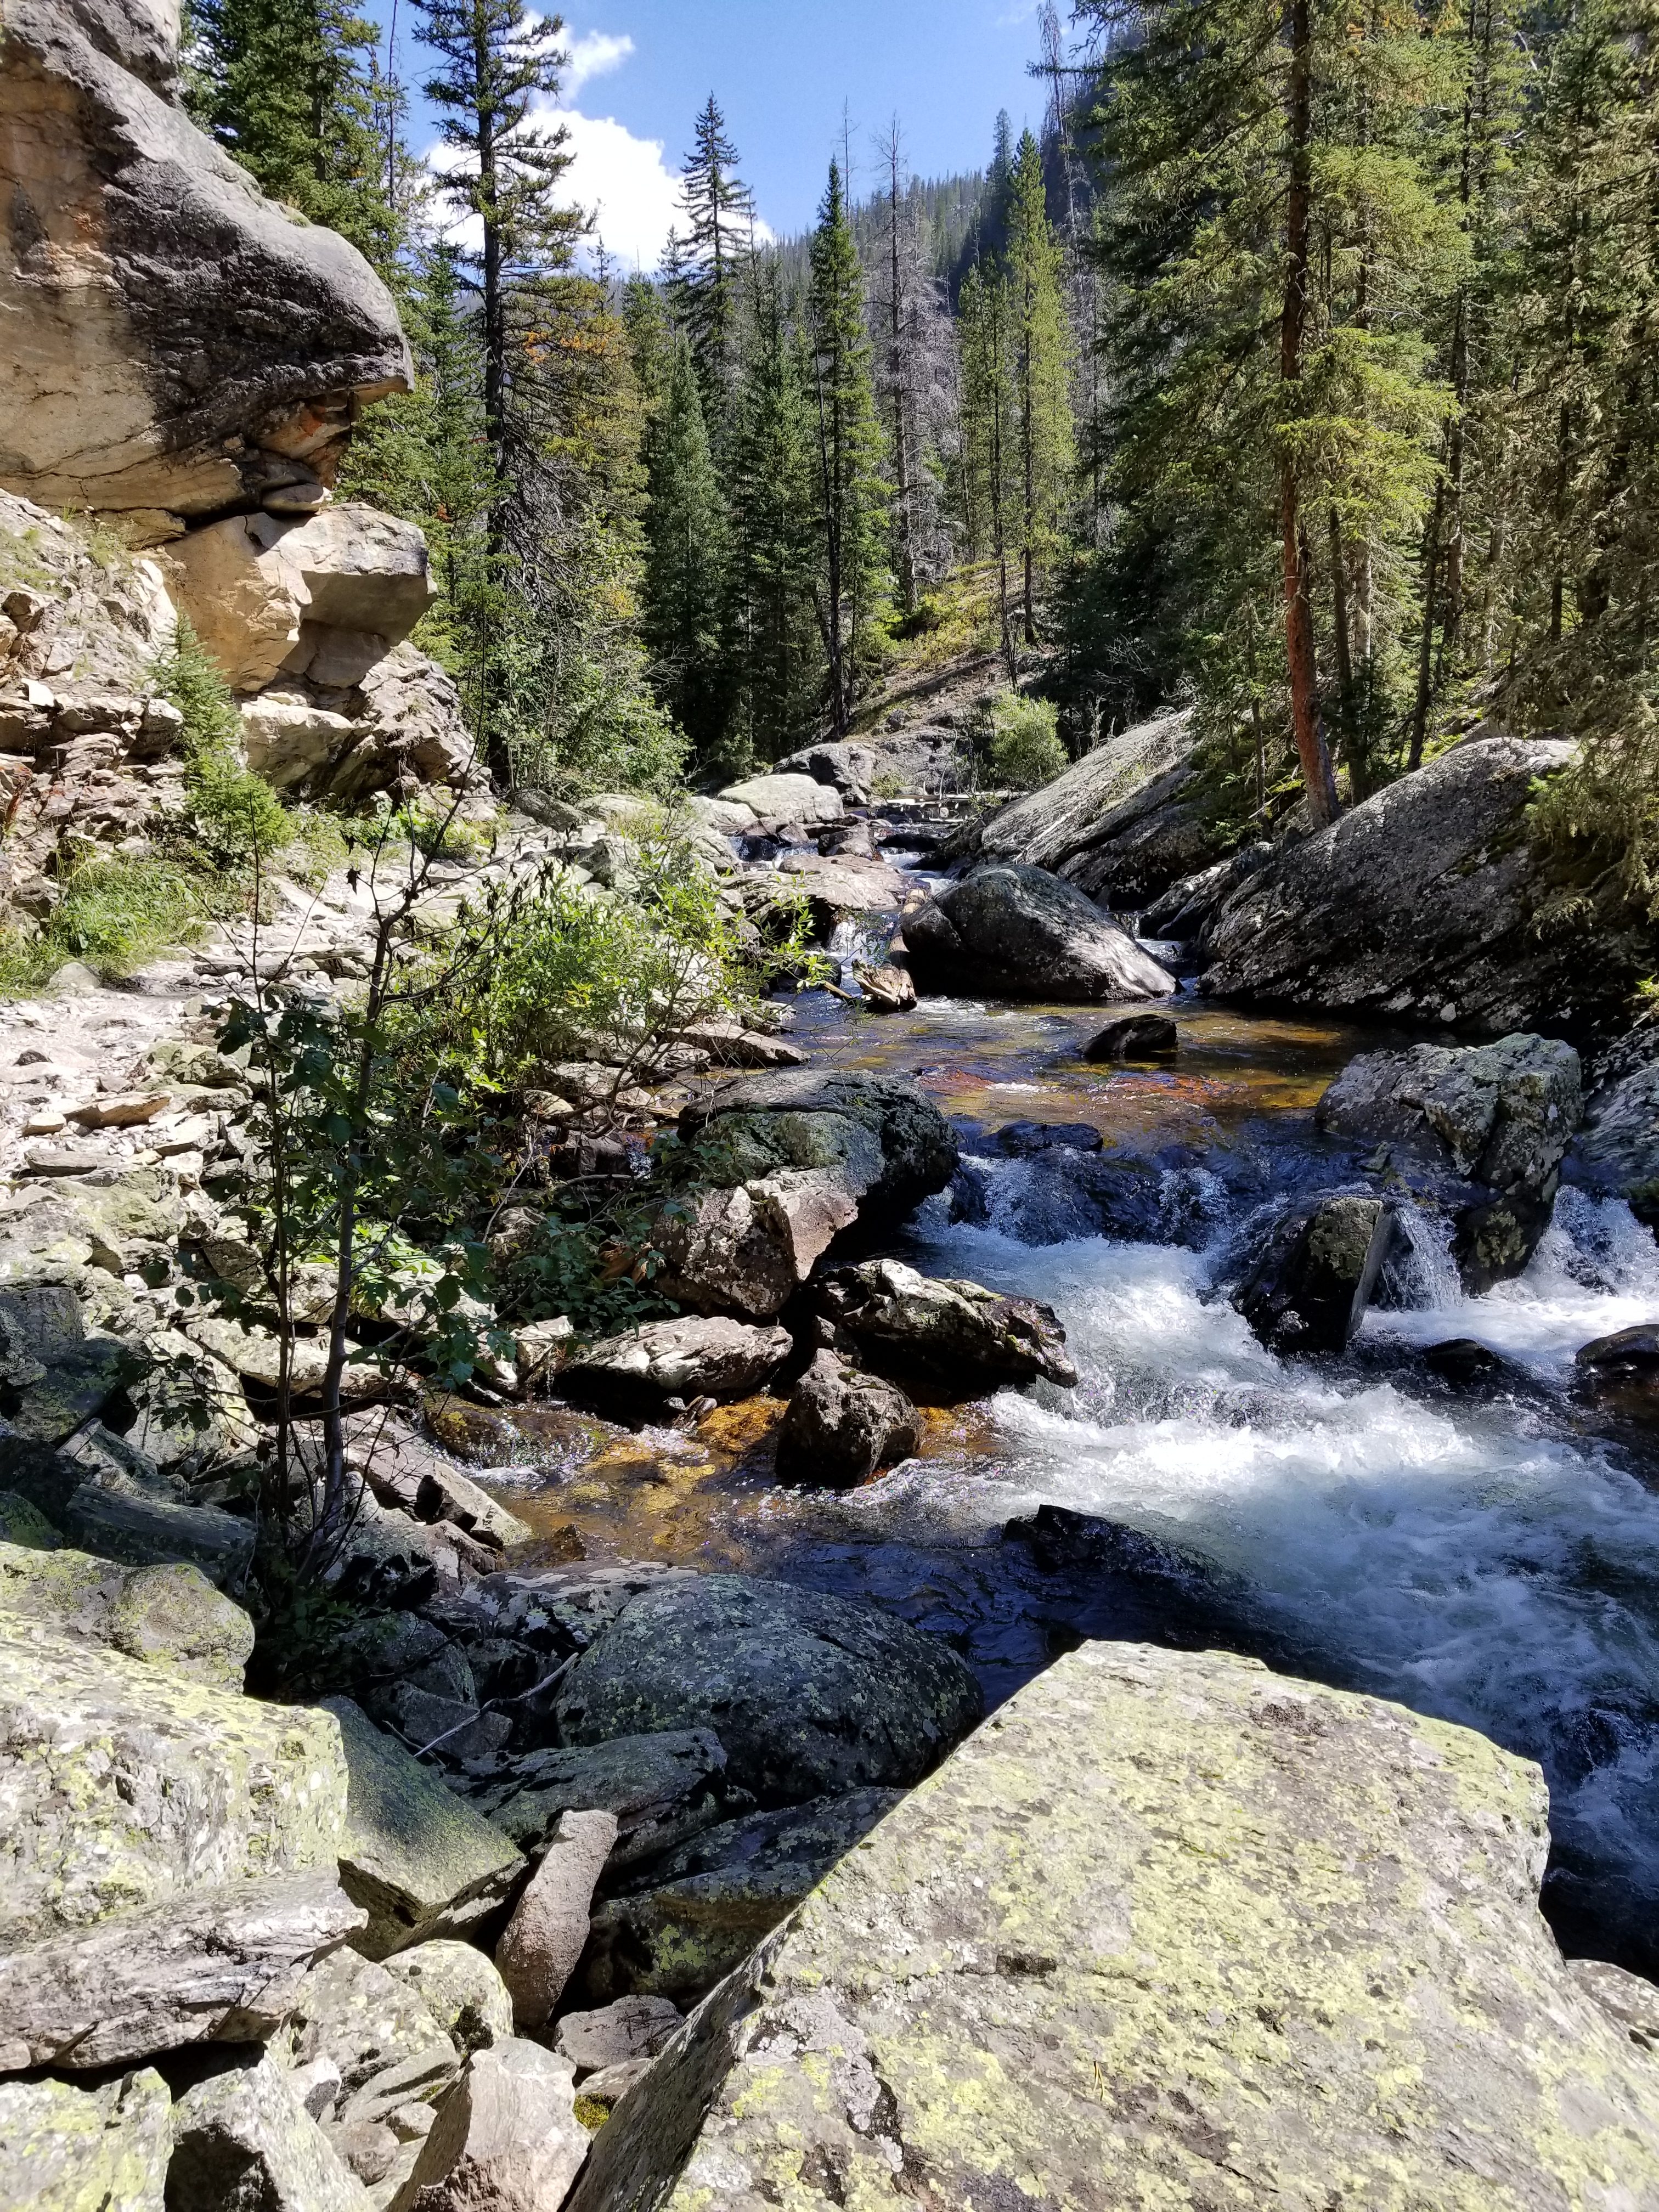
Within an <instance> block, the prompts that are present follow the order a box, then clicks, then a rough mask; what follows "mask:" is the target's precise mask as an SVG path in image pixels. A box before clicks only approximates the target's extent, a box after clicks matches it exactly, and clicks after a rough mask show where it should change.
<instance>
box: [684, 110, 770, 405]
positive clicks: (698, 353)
mask: <svg viewBox="0 0 1659 2212" xmlns="http://www.w3.org/2000/svg"><path fill="white" fill-rule="evenodd" d="M680 174H681V177H682V178H683V179H684V191H685V211H686V218H687V229H688V235H687V237H686V239H685V240H684V245H683V246H682V245H681V244H680V241H679V240H678V239H677V240H675V241H674V242H675V245H676V246H677V247H678V248H679V254H678V268H677V271H676V275H675V277H674V279H673V282H674V284H675V289H676V290H677V292H678V300H679V313H680V315H681V318H682V319H683V320H684V325H685V328H686V331H687V332H688V334H689V335H690V341H691V350H692V354H693V356H694V357H695V359H696V365H697V374H698V375H699V376H700V377H701V379H702V392H703V405H704V410H705V413H706V414H707V415H708V417H709V419H710V422H711V426H713V427H716V428H718V427H720V426H722V425H723V424H724V422H725V417H726V408H727V405H728V404H729V401H730V398H731V390H732V378H733V374H734V371H735V367H736V345H737V334H738V276H739V272H740V270H741V269H742V266H743V263H744V258H746V256H747V254H748V252H749V250H750V245H751V242H752V240H753V237H754V228H755V202H754V195H753V194H752V193H751V192H750V190H749V187H748V185H745V184H744V182H743V180H742V179H741V178H740V177H739V176H738V150H737V148H736V147H735V146H733V144H732V142H731V140H730V138H728V137H727V136H726V118H725V117H724V116H723V115H722V114H721V113H720V106H719V103H718V102H717V101H716V100H715V98H714V94H713V93H710V94H709V95H708V105H707V106H705V107H704V109H703V111H702V114H701V115H699V116H698V118H697V121H696V132H695V137H694V141H693V145H692V149H691V151H690V154H688V155H687V156H686V158H685V161H684V164H683V165H682V167H681V170H680Z"/></svg>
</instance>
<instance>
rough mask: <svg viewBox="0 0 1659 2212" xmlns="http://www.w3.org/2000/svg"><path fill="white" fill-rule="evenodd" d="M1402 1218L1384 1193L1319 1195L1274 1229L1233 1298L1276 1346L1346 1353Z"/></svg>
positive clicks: (1270, 1344)
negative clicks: (1378, 1195) (1374, 1195)
mask: <svg viewBox="0 0 1659 2212" xmlns="http://www.w3.org/2000/svg"><path fill="white" fill-rule="evenodd" d="M1395 1226H1396V1216H1395V1210H1394V1208H1393V1206H1391V1205H1390V1204H1389V1202H1388V1200H1385V1199H1379V1198H1354V1197H1337V1198H1319V1199H1314V1200H1310V1201H1308V1202H1307V1203H1305V1204H1303V1205H1299V1206H1291V1207H1290V1208H1289V1209H1288V1211H1286V1212H1284V1213H1282V1214H1281V1215H1280V1216H1279V1218H1278V1219H1277V1220H1276V1221H1275V1222H1274V1223H1273V1225H1272V1227H1271V1228H1270V1229H1269V1230H1268V1231H1267V1236H1266V1237H1265V1238H1264V1239H1263V1240H1262V1243H1261V1246H1260V1248H1259V1249H1258V1250H1257V1252H1256V1253H1255V1256H1254V1258H1253V1259H1252V1260H1251V1261H1250V1264H1249V1269H1248V1271H1247V1273H1246V1274H1245V1276H1244V1279H1243V1282H1242V1283H1241V1284H1240V1285H1239V1286H1238V1288H1237V1291H1234V1293H1233V1304H1235V1305H1236V1306H1237V1309H1238V1310H1239V1312H1240V1313H1241V1314H1243V1316H1244V1318H1245V1320H1246V1321H1247V1322H1249V1325H1250V1327H1251V1328H1252V1329H1254V1330H1255V1334H1257V1336H1259V1337H1260V1338H1261V1341H1262V1342H1263V1344H1265V1345H1267V1346H1268V1347H1269V1349H1270V1350H1272V1351H1275V1352H1346V1349H1347V1347H1348V1346H1349V1344H1350V1343H1351V1342H1352V1340H1353V1337H1354V1334H1355V1332H1356V1331H1357V1330H1358V1327H1359V1324H1360V1322H1362V1321H1363V1320H1364V1317H1365V1309H1366V1307H1367V1306H1368V1305H1369V1304H1370V1301H1371V1293H1372V1291H1374V1290H1375V1289H1376V1279H1377V1277H1378V1275H1379V1274H1380V1273H1382V1270H1383V1262H1384V1261H1385V1260H1386V1259H1387V1258H1388V1256H1389V1249H1390V1247H1391V1246H1392V1244H1393V1243H1394V1238H1395Z"/></svg>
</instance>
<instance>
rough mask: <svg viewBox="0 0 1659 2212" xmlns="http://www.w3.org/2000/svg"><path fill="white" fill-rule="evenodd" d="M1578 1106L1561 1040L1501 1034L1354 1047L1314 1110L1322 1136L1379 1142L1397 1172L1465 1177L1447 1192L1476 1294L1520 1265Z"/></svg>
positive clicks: (1534, 1238) (1458, 1253)
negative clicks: (1383, 1048)
mask: <svg viewBox="0 0 1659 2212" xmlns="http://www.w3.org/2000/svg"><path fill="white" fill-rule="evenodd" d="M1582 1115H1583V1087H1582V1079H1581V1073H1580V1068H1579V1062H1578V1055H1577V1053H1576V1052H1575V1051H1574V1050H1573V1048H1572V1047H1571V1045H1568V1044H1563V1043H1562V1042H1559V1039H1556V1038H1553V1037H1541V1036H1509V1037H1504V1038H1502V1039H1501V1040H1500V1041H1499V1042H1498V1043H1496V1044H1489V1045H1477V1046H1471V1047H1467V1048H1462V1049H1455V1048H1446V1047H1443V1046H1440V1045H1417V1046H1415V1047H1413V1049H1412V1050H1411V1051H1409V1052H1404V1053H1366V1054H1361V1056H1360V1057H1359V1058H1358V1060H1352V1061H1351V1062H1350V1063H1349V1065H1348V1066H1346V1068H1345V1069H1344V1070H1343V1072H1342V1073H1341V1074H1340V1076H1339V1077H1338V1078H1337V1079H1336V1081H1335V1082H1334V1084H1333V1085H1331V1087H1330V1089H1329V1090H1328V1091H1327V1092H1326V1093H1325V1096H1324V1097H1322V1099H1321V1100H1320V1102H1319V1106H1318V1108H1317V1110H1316V1118H1317V1120H1318V1122H1319V1126H1320V1127H1321V1128H1322V1129H1324V1130H1326V1131H1328V1133H1330V1134H1331V1135H1333V1136H1339V1137H1347V1138H1352V1139H1355V1140H1356V1141H1357V1142H1358V1143H1360V1144H1363V1145H1365V1146H1383V1147H1384V1148H1385V1150H1386V1151H1387V1152H1388V1154H1389V1158H1390V1159H1391V1160H1393V1161H1394V1162H1395V1164H1399V1165H1401V1166H1402V1167H1403V1168H1404V1169H1405V1170H1407V1173H1409V1172H1410V1170H1412V1169H1413V1167H1415V1168H1416V1169H1418V1170H1419V1172H1425V1173H1426V1174H1427V1175H1428V1176H1430V1178H1431V1179H1433V1178H1436V1177H1439V1178H1442V1179H1446V1178H1455V1179H1458V1180H1461V1181H1462V1182H1467V1183H1471V1184H1473V1185H1474V1186H1475V1188H1474V1189H1472V1190H1463V1191H1460V1192H1455V1193H1450V1194H1449V1202H1450V1205H1451V1208H1452V1212H1453V1216H1454V1219H1455V1239H1454V1251H1455V1257H1456V1260H1457V1263H1458V1269H1459V1272H1460V1273H1461V1274H1462V1278H1463V1282H1464V1286H1465V1288H1466V1289H1468V1291H1470V1292H1471V1294H1473V1295H1474V1296H1477V1297H1478V1296H1480V1295H1481V1294H1482V1293H1484V1292H1485V1291H1489V1290H1490V1289H1491V1288H1492V1285H1493V1284H1495V1283H1499V1282H1504V1281H1507V1280H1509V1279H1511V1278H1512V1277H1514V1276H1516V1275H1518V1274H1520V1273H1522V1270H1523V1269H1524V1268H1525V1267H1526V1265H1527V1262H1528V1261H1529V1260H1530V1259H1531V1257H1532V1255H1533V1253H1534V1251H1535V1250H1536V1249H1537V1246H1538V1243H1539V1240H1540V1238H1541V1237H1542V1236H1543V1234H1544V1231H1546V1229H1547V1228H1548V1226H1549V1224H1550V1218H1551V1214H1552V1212H1553V1208H1554V1204H1555V1194H1556V1192H1557V1190H1558V1189H1559V1186H1560V1168H1561V1161H1562V1158H1563V1156H1564V1154H1565V1152H1566V1149H1567V1146H1569V1144H1570V1143H1571V1141H1572V1137H1573V1133H1574V1131H1575V1130H1576V1129H1577V1127H1578V1123H1579V1121H1580V1118H1581V1116H1582Z"/></svg>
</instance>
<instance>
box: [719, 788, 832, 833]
mask: <svg viewBox="0 0 1659 2212" xmlns="http://www.w3.org/2000/svg"><path fill="white" fill-rule="evenodd" d="M720 799H721V800H722V802H723V803H724V804H725V805H727V806H746V807H748V808H749V810H750V812H751V813H752V814H753V815H754V816H755V817H756V819H757V821H759V822H784V823H799V825H800V826H801V827H803V828H805V829H814V828H816V827H817V825H818V824H819V823H828V822H839V821H840V820H841V817H842V802H841V793H840V792H839V791H837V790H836V787H835V786H834V784H832V783H819V782H817V781H816V780H815V779H814V778H813V777H811V776H810V775H751V776H750V778H749V779H748V780H747V781H746V782H744V783H733V784H729V785H728V786H727V787H726V789H725V790H724V791H723V792H721V793H720Z"/></svg>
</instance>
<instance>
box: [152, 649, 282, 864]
mask: <svg viewBox="0 0 1659 2212" xmlns="http://www.w3.org/2000/svg"><path fill="white" fill-rule="evenodd" d="M151 681H152V682H153V684H155V689H156V691H157V692H158V693H159V695H160V696H161V697H162V698H163V699H167V700H170V701H171V702H172V703H173V705H174V706H175V707H176V708H178V709H179V713H180V714H182V715H183V716H184V718H185V726H184V729H183V731H182V732H180V736H179V749H180V750H181V751H182V752H183V754H184V757H185V789H186V791H187V792H188V793H189V797H190V811H191V819H192V822H193V823H194V825H195V829H196V831H197V836H199V837H200V838H201V840H202V842H203V844H204V847H205V848H206V850H207V855H208V858H209V860H210V862H212V863H213V864H216V865H217V866H234V865H236V864H238V863H243V862H246V861H249V860H268V859H269V858H270V855H271V854H274V853H280V852H282V851H283V849H284V848H286V847H287V846H289V845H290V844H292V843H293V842H294V837H295V824H294V820H293V817H291V816H290V814H289V811H288V809H287V808H286V807H285V806H284V805H283V803H282V801H281V799H278V798H277V796H276V793H275V792H274V791H273V790H272V789H271V787H270V785H269V784H268V783H267V782H266V781H265V780H264V777H263V776H259V775H255V774H254V773H253V771H252V769H247V768H244V767H243V765H242V763H241V761H240V759H239V758H238V750H239V748H240V743H241V734H242V731H241V717H240V715H239V714H238V713H237V711H236V702H235V701H234V699H233V698H232V696H231V694H230V686H229V685H228V684H227V683H226V682H225V679H224V677H223V675H222V673H221V671H220V669H219V666H218V664H217V663H216V661H215V660H214V659H213V657H212V655H211V654H210V653H209V652H208V651H207V650H206V648H205V647H204V645H203V644H202V641H201V640H200V639H199V638H198V637H197V635H196V633H195V631H194V630H193V629H191V626H190V624H189V623H188V622H186V621H185V619H184V617H182V616H181V617H179V628H178V633H177V635H176V636H175V638H174V640H173V647H172V650H171V651H170V652H168V653H162V654H161V656H160V658H159V659H157V661H156V663H155V667H154V669H153V671H151Z"/></svg>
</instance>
